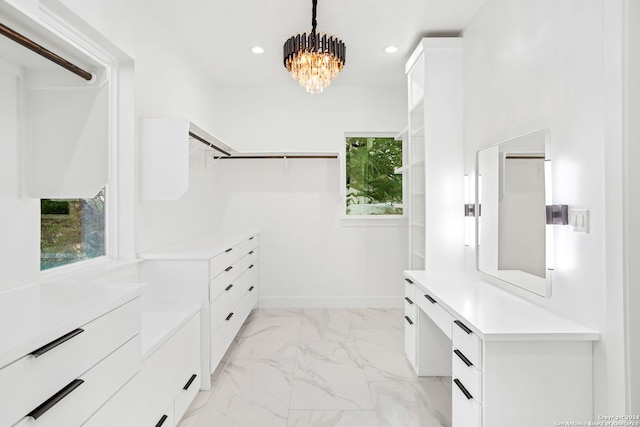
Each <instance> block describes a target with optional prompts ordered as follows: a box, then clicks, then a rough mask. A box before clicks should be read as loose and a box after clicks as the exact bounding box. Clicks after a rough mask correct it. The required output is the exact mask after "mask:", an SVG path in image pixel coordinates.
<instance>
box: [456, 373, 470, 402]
mask: <svg viewBox="0 0 640 427" xmlns="http://www.w3.org/2000/svg"><path fill="white" fill-rule="evenodd" d="M453 382H454V383H456V385H457V386H458V388H459V389H460V391H462V393H463V394H464V396H465V397H466V398H467V399H473V396H472V395H471V393H469V390H467V389H466V388H465V387H464V386H463V385H462V383H461V382H460V380H459V379H457V378H456V379H455V380H453Z"/></svg>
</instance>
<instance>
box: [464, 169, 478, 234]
mask: <svg viewBox="0 0 640 427" xmlns="http://www.w3.org/2000/svg"><path fill="white" fill-rule="evenodd" d="M471 185H472V183H471V181H470V177H469V175H466V174H465V176H464V245H465V246H471V245H472V244H473V243H474V235H475V233H474V232H475V227H474V226H475V218H476V204H475V203H474V201H473V199H474V198H475V197H474V196H475V193H474V191H472V189H471Z"/></svg>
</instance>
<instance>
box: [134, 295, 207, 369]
mask: <svg viewBox="0 0 640 427" xmlns="http://www.w3.org/2000/svg"><path fill="white" fill-rule="evenodd" d="M199 312H200V305H189V306H184V307H157V308H154V309H153V310H152V311H143V312H142V317H141V318H142V324H141V333H140V335H141V338H142V360H146V359H147V358H148V357H149V356H150V355H152V354H153V352H154V351H156V350H157V349H158V348H159V347H160V346H161V345H162V344H164V342H165V341H167V340H168V339H169V338H170V337H171V336H173V334H175V333H176V331H178V329H180V328H181V327H182V326H183V325H184V324H185V323H187V322H188V321H189V320H190V319H191V318H192V317H193V316H195V315H196V314H198V313H199Z"/></svg>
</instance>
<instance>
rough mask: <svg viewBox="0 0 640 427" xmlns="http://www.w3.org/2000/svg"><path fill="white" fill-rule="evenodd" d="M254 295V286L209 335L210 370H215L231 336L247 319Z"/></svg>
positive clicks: (231, 338)
mask: <svg viewBox="0 0 640 427" xmlns="http://www.w3.org/2000/svg"><path fill="white" fill-rule="evenodd" d="M256 297H257V293H256V292H255V288H254V290H253V291H251V292H246V293H245V294H244V296H243V297H242V299H241V300H240V302H239V303H238V305H237V306H236V307H235V308H234V309H233V311H230V312H229V313H227V316H226V317H225V321H224V322H223V323H222V325H220V327H219V328H218V330H217V331H216V332H215V333H214V334H213V335H212V336H211V353H210V362H211V363H210V365H209V366H210V368H211V372H213V371H215V369H216V367H217V366H218V364H219V363H220V361H221V360H222V357H223V356H224V354H225V353H226V351H227V349H228V348H229V345H230V344H231V342H232V341H233V338H234V337H235V336H236V334H237V333H238V331H239V330H240V327H241V326H242V324H243V323H244V321H245V320H246V319H247V316H249V313H251V309H252V308H253V307H254V306H255V301H256Z"/></svg>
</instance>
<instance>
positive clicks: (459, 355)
mask: <svg viewBox="0 0 640 427" xmlns="http://www.w3.org/2000/svg"><path fill="white" fill-rule="evenodd" d="M453 352H454V353H455V354H456V356H458V357H459V358H460V360H462V361H463V362H464V364H465V365H467V366H473V363H471V361H470V360H469V359H467V357H466V356H465V355H464V354H462V352H461V351H460V350H453Z"/></svg>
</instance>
